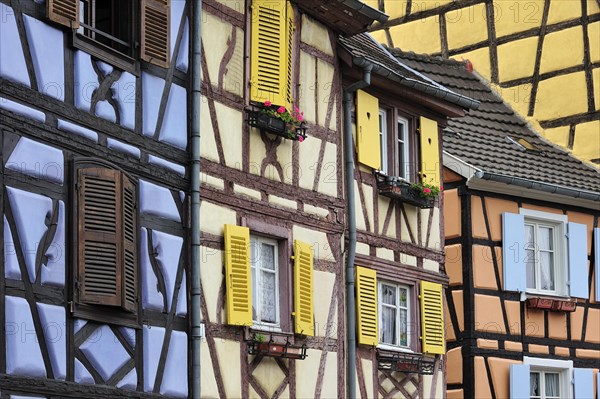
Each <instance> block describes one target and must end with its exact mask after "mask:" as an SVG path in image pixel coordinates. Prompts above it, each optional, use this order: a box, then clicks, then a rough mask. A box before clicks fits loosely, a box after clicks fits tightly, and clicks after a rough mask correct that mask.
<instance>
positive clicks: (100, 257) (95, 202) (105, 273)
mask: <svg viewBox="0 0 600 399" xmlns="http://www.w3.org/2000/svg"><path fill="white" fill-rule="evenodd" d="M120 177H121V176H120V173H119V172H118V171H116V170H110V169H103V168H85V169H80V170H79V171H78V182H79V187H78V190H79V194H78V196H79V198H78V212H79V219H78V221H79V226H78V230H79V231H78V234H79V237H78V243H79V248H78V258H79V259H78V265H79V268H78V270H79V273H78V274H79V276H78V288H79V289H78V291H79V301H80V302H84V303H92V304H102V305H113V306H120V305H121V278H122V259H121V248H122V247H121V246H122V240H121V229H122V225H121V220H120V217H119V215H120V214H121V206H120V201H119V197H118V194H119V193H120V192H121V178H120Z"/></svg>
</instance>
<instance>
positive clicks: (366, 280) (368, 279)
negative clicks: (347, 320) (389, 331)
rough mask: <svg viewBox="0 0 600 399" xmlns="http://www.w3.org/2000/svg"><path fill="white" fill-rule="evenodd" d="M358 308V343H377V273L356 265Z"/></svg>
mask: <svg viewBox="0 0 600 399" xmlns="http://www.w3.org/2000/svg"><path fill="white" fill-rule="evenodd" d="M356 309H357V322H358V343H359V344H362V345H377V344H378V342H379V338H378V331H379V329H378V327H377V324H378V316H377V273H376V272H375V270H371V269H367V268H364V267H360V266H357V267H356Z"/></svg>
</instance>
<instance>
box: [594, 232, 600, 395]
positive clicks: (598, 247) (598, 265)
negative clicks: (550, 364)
mask: <svg viewBox="0 0 600 399" xmlns="http://www.w3.org/2000/svg"><path fill="white" fill-rule="evenodd" d="M594 267H595V270H596V271H595V272H594V276H596V284H594V285H595V286H596V302H600V229H599V228H595V229H594ZM598 376H599V377H598V378H599V379H598V381H600V373H598ZM598 395H599V396H598V399H600V383H599V384H598Z"/></svg>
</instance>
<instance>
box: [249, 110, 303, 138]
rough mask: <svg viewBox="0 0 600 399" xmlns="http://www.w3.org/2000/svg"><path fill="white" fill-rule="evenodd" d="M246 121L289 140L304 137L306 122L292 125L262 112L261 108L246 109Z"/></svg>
mask: <svg viewBox="0 0 600 399" xmlns="http://www.w3.org/2000/svg"><path fill="white" fill-rule="evenodd" d="M246 114H247V118H246V122H247V123H248V125H249V126H251V127H255V128H257V129H260V130H263V131H266V132H269V133H273V134H275V135H277V136H281V137H283V138H286V139H289V140H297V141H304V139H306V123H304V122H302V123H300V126H299V127H294V125H292V124H291V123H286V122H285V121H283V120H281V119H279V118H276V117H274V116H271V115H267V114H265V113H263V112H262V111H261V110H252V109H246Z"/></svg>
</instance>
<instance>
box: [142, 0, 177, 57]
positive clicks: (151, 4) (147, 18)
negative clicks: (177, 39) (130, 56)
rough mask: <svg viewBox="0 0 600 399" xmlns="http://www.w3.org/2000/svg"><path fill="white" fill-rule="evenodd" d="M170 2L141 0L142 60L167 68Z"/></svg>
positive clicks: (164, 0) (167, 0) (165, 0)
mask: <svg viewBox="0 0 600 399" xmlns="http://www.w3.org/2000/svg"><path fill="white" fill-rule="evenodd" d="M170 9H171V1H170V0H142V1H141V10H142V18H141V19H142V40H141V41H142V49H141V57H142V60H144V61H147V62H149V63H151V64H155V65H158V66H161V67H163V68H168V67H169V53H170V45H169V37H170V26H169V25H170V20H171V18H170Z"/></svg>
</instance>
